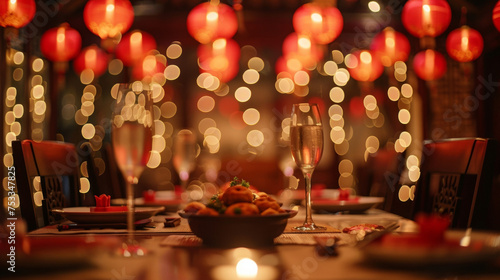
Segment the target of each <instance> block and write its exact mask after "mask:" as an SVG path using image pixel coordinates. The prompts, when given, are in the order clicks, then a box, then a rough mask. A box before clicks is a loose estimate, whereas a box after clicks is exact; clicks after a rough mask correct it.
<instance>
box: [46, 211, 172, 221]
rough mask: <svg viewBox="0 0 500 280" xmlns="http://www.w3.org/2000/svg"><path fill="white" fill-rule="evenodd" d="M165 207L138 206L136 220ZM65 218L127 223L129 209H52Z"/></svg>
mask: <svg viewBox="0 0 500 280" xmlns="http://www.w3.org/2000/svg"><path fill="white" fill-rule="evenodd" d="M164 210H165V207H137V208H135V215H134V220H135V221H138V220H142V219H148V218H151V217H152V216H154V215H156V214H157V213H159V212H161V211H164ZM52 211H53V212H55V213H59V214H61V215H62V216H63V217H64V218H66V219H68V220H70V221H72V222H75V223H82V224H105V223H126V222H127V211H110V212H90V207H68V208H63V209H54V210H52Z"/></svg>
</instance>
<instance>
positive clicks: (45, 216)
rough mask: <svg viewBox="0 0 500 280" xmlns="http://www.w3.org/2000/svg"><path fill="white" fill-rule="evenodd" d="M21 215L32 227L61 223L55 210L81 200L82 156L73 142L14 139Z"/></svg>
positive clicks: (74, 204)
mask: <svg viewBox="0 0 500 280" xmlns="http://www.w3.org/2000/svg"><path fill="white" fill-rule="evenodd" d="M12 151H13V157H14V166H15V168H16V181H17V186H18V195H19V199H20V208H21V216H22V217H23V219H25V220H26V223H27V226H28V230H29V231H31V230H34V229H36V228H40V227H43V226H45V225H48V224H54V223H57V222H59V221H60V220H61V219H62V218H61V217H60V216H58V215H55V214H54V213H52V209H56V208H63V207H68V206H78V205H80V202H81V196H80V194H79V190H80V179H79V177H80V176H79V158H78V154H77V153H76V149H75V146H74V145H73V144H69V143H62V142H55V141H42V142H35V141H33V140H22V141H13V142H12Z"/></svg>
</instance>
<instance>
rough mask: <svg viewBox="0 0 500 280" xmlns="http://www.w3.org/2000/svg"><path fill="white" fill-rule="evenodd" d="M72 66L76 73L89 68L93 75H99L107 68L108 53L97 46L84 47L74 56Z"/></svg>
mask: <svg viewBox="0 0 500 280" xmlns="http://www.w3.org/2000/svg"><path fill="white" fill-rule="evenodd" d="M73 68H74V69H75V72H76V73H77V74H80V73H82V72H83V71H84V70H87V69H90V70H92V72H94V76H95V77H99V76H101V75H102V74H104V72H106V69H107V68H108V55H107V54H106V52H104V51H103V50H102V49H100V48H99V47H97V46H90V47H86V48H85V49H83V50H82V51H81V52H80V54H79V55H78V56H77V57H76V58H75V61H74V62H73Z"/></svg>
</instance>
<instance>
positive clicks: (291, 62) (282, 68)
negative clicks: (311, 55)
mask: <svg viewBox="0 0 500 280" xmlns="http://www.w3.org/2000/svg"><path fill="white" fill-rule="evenodd" d="M275 71H276V74H280V73H288V74H289V77H290V78H293V76H294V75H295V73H297V72H298V71H306V72H308V70H307V69H304V68H303V67H302V63H300V61H298V60H297V59H294V58H293V57H284V56H281V57H279V58H278V59H277V60H276V64H275Z"/></svg>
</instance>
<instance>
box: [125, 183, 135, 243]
mask: <svg viewBox="0 0 500 280" xmlns="http://www.w3.org/2000/svg"><path fill="white" fill-rule="evenodd" d="M126 188H127V189H126V193H127V233H128V240H129V242H130V243H133V242H134V230H135V226H134V212H135V203H134V186H133V183H132V182H130V181H129V180H127V184H126Z"/></svg>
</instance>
